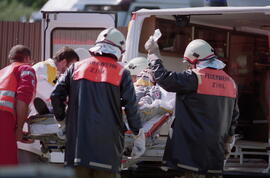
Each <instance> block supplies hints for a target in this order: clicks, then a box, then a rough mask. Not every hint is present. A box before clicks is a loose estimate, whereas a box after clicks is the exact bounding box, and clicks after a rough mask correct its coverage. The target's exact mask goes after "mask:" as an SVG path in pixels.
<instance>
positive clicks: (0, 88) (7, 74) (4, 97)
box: [0, 62, 24, 114]
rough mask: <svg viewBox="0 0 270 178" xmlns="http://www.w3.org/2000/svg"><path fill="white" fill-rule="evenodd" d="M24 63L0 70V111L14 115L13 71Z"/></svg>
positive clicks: (14, 90) (14, 84) (15, 82)
mask: <svg viewBox="0 0 270 178" xmlns="http://www.w3.org/2000/svg"><path fill="white" fill-rule="evenodd" d="M20 65H24V63H19V62H14V63H12V64H10V65H9V66H7V67H5V68H3V69H2V70H0V110H4V111H8V112H11V113H13V114H14V108H15V100H16V99H15V95H16V89H17V85H18V83H17V79H16V76H15V75H14V69H15V68H16V67H18V66H20Z"/></svg>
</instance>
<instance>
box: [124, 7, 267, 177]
mask: <svg viewBox="0 0 270 178" xmlns="http://www.w3.org/2000/svg"><path fill="white" fill-rule="evenodd" d="M269 19H270V6H265V7H197V8H175V9H155V10H148V9H141V10H139V11H136V12H134V13H133V17H132V19H131V21H130V24H129V30H128V34H127V42H126V53H125V54H124V57H123V62H128V61H129V60H131V59H132V58H134V57H138V56H147V52H146V51H145V49H144V44H145V42H146V40H147V39H148V38H149V36H150V35H152V34H153V33H154V30H155V29H160V31H161V33H162V36H161V38H160V39H159V41H158V43H159V47H160V54H161V58H162V60H163V63H164V65H165V67H166V68H167V69H169V70H172V71H178V72H180V71H182V70H184V69H185V68H186V64H185V63H183V62H182V57H183V54H184V50H185V48H186V46H187V45H188V44H189V42H190V41H192V40H193V39H198V38H199V39H204V40H206V41H208V42H209V43H210V44H211V46H213V47H214V49H215V53H216V55H217V56H218V57H219V59H221V60H222V61H223V62H224V63H225V64H226V68H225V70H226V71H227V72H228V73H229V74H230V75H231V76H232V77H233V78H234V80H235V81H236V83H237V85H238V92H239V93H238V99H239V102H238V104H239V108H240V118H239V123H238V127H237V134H238V138H239V139H238V140H237V141H236V144H235V146H234V148H233V153H232V155H231V157H230V159H229V160H227V161H226V164H225V167H224V171H225V174H248V175H250V174H266V175H270V174H269V170H270V139H269V138H270V131H269V130H270V129H269V127H270V124H269V123H270V55H269V54H270V42H269V39H270V38H269V35H270V20H269ZM167 133H168V130H167Z"/></svg>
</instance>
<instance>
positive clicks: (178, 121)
mask: <svg viewBox="0 0 270 178" xmlns="http://www.w3.org/2000/svg"><path fill="white" fill-rule="evenodd" d="M145 48H146V50H147V51H148V60H149V62H150V68H151V69H152V70H153V72H154V78H155V80H156V82H157V83H158V84H159V85H160V86H161V87H163V88H164V89H165V90H167V91H170V92H176V106H175V110H176V111H175V120H174V122H173V124H172V126H171V129H170V133H169V137H168V140H167V143H166V148H165V152H164V156H163V161H164V163H165V164H166V165H167V166H168V167H169V168H172V169H177V170H179V171H184V172H185V177H186V178H189V177H198V176H199V175H200V176H202V177H204V176H205V175H206V174H207V177H211V176H213V177H214V176H220V175H221V174H222V170H223V164H224V159H225V156H226V153H227V152H228V151H229V150H228V149H227V145H228V144H229V143H230V142H231V141H232V138H233V135H234V130H235V127H236V123H237V120H238V116H239V110H238V104H237V88H236V84H235V82H234V80H233V79H232V78H231V77H230V76H229V75H228V74H226V73H225V72H224V71H223V69H224V67H225V64H224V63H223V62H222V61H220V60H218V59H217V56H216V55H215V54H214V50H213V48H212V47H211V46H210V45H209V44H208V43H207V42H206V41H204V40H201V39H196V40H193V41H191V42H190V43H189V44H188V46H187V47H186V50H185V53H184V59H185V60H186V61H188V62H189V63H190V64H192V65H194V68H193V69H191V70H190V69H189V70H185V71H183V72H171V71H168V70H166V69H165V68H164V66H163V64H162V60H161V59H160V56H159V47H158V44H157V42H156V41H154V40H153V38H152V36H151V37H150V38H149V39H148V41H147V42H146V43H145ZM208 174H210V175H208ZM211 174H212V175H211ZM213 174H218V175H213Z"/></svg>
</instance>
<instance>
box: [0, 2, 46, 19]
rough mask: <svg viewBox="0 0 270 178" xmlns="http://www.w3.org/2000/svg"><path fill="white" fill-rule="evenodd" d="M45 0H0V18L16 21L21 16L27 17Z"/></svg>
mask: <svg viewBox="0 0 270 178" xmlns="http://www.w3.org/2000/svg"><path fill="white" fill-rule="evenodd" d="M46 2H47V0H0V20H4V21H18V20H20V18H21V17H26V18H28V17H29V16H30V15H31V13H32V12H34V11H37V10H39V9H40V8H41V7H42V6H43V5H44V4H45V3H46Z"/></svg>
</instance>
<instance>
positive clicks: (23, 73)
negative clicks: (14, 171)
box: [0, 45, 36, 166]
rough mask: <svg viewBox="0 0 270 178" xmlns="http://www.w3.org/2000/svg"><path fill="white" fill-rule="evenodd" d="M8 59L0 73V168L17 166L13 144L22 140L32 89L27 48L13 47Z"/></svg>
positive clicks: (33, 73) (34, 78)
mask: <svg viewBox="0 0 270 178" xmlns="http://www.w3.org/2000/svg"><path fill="white" fill-rule="evenodd" d="M8 58H9V60H10V65H8V66H6V67H5V68H3V69H1V70H0V145H1V146H0V166H3V165H16V164H17V163H18V160H17V144H16V141H17V140H18V141H20V140H22V137H23V132H22V128H23V124H24V121H25V120H26V119H27V116H28V105H29V103H30V101H31V100H32V97H33V95H34V93H35V87H36V74H35V71H34V69H33V68H32V66H31V62H32V61H31V51H30V49H29V48H28V47H26V46H24V45H15V46H13V47H12V48H11V50H10V52H9V56H8Z"/></svg>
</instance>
